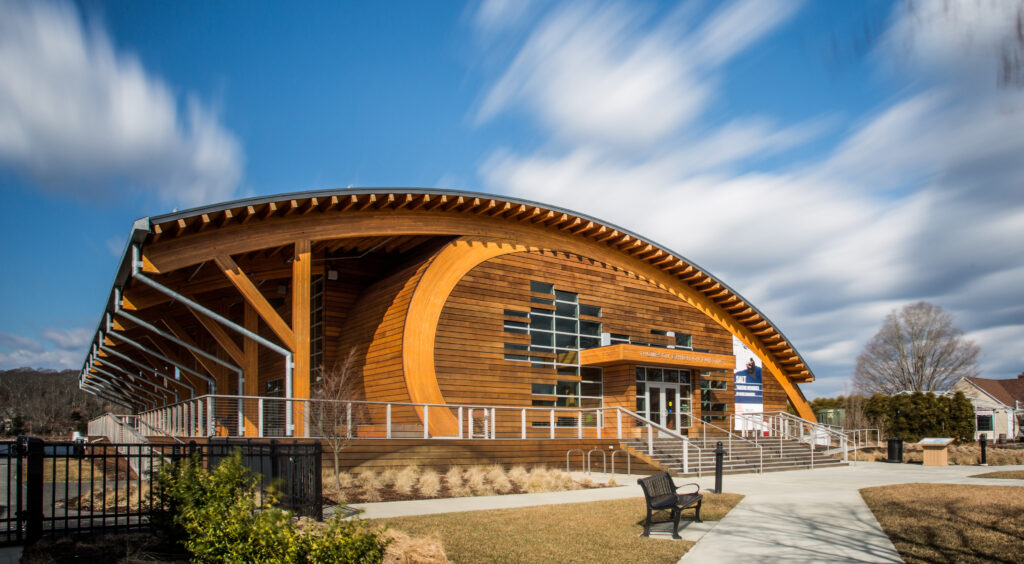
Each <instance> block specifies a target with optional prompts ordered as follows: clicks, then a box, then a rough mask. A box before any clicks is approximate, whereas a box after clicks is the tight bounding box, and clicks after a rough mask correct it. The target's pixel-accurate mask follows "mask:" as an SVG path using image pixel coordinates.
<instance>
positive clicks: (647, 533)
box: [640, 506, 651, 537]
mask: <svg viewBox="0 0 1024 564" xmlns="http://www.w3.org/2000/svg"><path fill="white" fill-rule="evenodd" d="M640 536H642V537H649V536H651V507H650V506H647V520H646V521H644V534H642V535H640Z"/></svg>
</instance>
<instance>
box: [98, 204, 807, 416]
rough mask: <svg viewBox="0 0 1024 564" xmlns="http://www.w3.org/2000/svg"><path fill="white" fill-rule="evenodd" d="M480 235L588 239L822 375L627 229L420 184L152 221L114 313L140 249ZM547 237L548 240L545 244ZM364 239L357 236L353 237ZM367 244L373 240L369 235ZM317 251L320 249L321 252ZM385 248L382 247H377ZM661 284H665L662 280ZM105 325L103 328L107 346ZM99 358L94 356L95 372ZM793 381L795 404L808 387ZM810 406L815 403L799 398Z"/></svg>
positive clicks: (165, 260)
mask: <svg viewBox="0 0 1024 564" xmlns="http://www.w3.org/2000/svg"><path fill="white" fill-rule="evenodd" d="M438 235H450V236H462V235H476V236H483V237H487V236H493V237H497V238H506V239H508V238H511V239H516V238H517V237H526V238H531V237H533V238H534V240H541V239H543V240H547V241H549V242H550V241H553V240H556V239H557V240H559V241H566V240H578V242H579V244H580V248H581V249H589V250H590V251H592V252H594V253H595V254H600V255H604V256H621V257H622V258H623V260H625V261H626V262H627V263H630V262H631V261H637V262H631V264H633V265H636V267H637V268H638V269H639V270H643V271H646V272H647V274H648V278H649V279H651V281H652V282H654V283H657V284H662V285H665V284H667V285H669V286H673V287H677V288H681V289H683V290H685V292H683V293H682V294H681V297H683V298H684V299H687V300H688V301H690V302H691V304H692V305H695V306H696V307H698V309H701V310H702V311H704V312H705V313H706V314H708V315H709V316H711V317H712V318H714V319H715V320H716V321H718V322H719V323H721V324H722V325H723V326H724V327H726V328H727V329H728V330H729V331H730V332H732V333H733V334H734V335H736V336H737V337H738V338H740V340H741V341H743V342H745V343H747V345H748V346H750V347H751V348H752V349H754V350H756V351H757V352H758V353H759V354H760V355H761V356H762V359H763V360H764V361H765V365H766V367H768V368H769V369H771V372H773V373H774V374H776V377H783V378H780V381H782V380H788V381H789V382H808V381H812V380H813V378H814V376H813V374H812V372H811V370H810V368H809V367H808V365H807V363H806V362H805V361H804V359H803V357H802V356H801V355H800V354H799V353H798V352H797V350H796V348H795V347H794V346H793V345H792V343H791V342H790V341H789V339H787V338H786V336H785V335H784V334H783V333H782V331H780V330H779V329H778V328H777V327H776V326H775V325H774V324H773V323H772V322H771V321H770V320H769V319H768V318H767V317H766V316H765V315H764V314H763V313H761V312H760V311H759V310H758V309H757V308H756V307H755V306H754V305H753V304H751V303H750V302H749V301H748V300H746V299H745V298H743V296H741V295H740V294H739V293H738V292H736V291H735V290H733V289H732V288H731V287H729V286H728V285H727V284H726V283H724V282H723V281H721V280H719V279H718V278H716V277H715V276H714V275H712V274H711V273H709V272H708V271H707V270H706V269H704V268H702V267H701V266H699V265H697V264H695V263H694V262H693V261H691V260H689V259H687V258H685V257H684V256H682V255H681V254H679V253H676V252H673V251H672V250H670V249H668V248H667V247H665V246H662V245H659V244H658V243H656V242H654V241H651V240H648V239H645V238H643V237H641V236H640V235H637V234H635V233H633V232H631V231H629V230H627V229H623V228H621V227H618V226H616V225H613V224H610V223H607V222H604V221H601V220H598V219H595V218H593V217H590V216H587V215H584V214H580V213H578V212H574V211H570V210H565V209H561V208H558V207H554V206H549V205H545V204H540V203H537V202H531V201H527V200H521V199H517V198H510V197H507V196H496V195H489V194H482V193H478V192H460V191H448V190H436V189H419V188H358V189H340V190H324V191H313V192H302V193H292V194H280V195H274V196H264V197H259V198H251V199H246V200H238V201H233V202H225V203H221V204H215V205H210V206H205V207H200V208H194V209H190V210H184V211H180V212H178V211H176V212H174V213H170V214H165V215H160V216H154V217H149V218H142V219H140V220H137V221H136V222H135V224H134V226H133V229H132V234H131V237H130V240H129V242H128V245H127V246H126V249H125V253H124V255H123V257H122V260H121V264H120V267H119V269H118V272H117V274H116V276H115V280H114V288H113V291H112V292H111V296H110V298H109V300H108V303H107V308H106V311H105V313H109V312H111V311H113V309H114V307H113V306H114V302H113V300H115V299H119V298H118V296H120V295H121V291H122V290H123V289H124V288H125V285H126V283H127V282H128V279H129V278H130V276H131V272H132V256H133V255H132V251H131V249H132V247H133V246H139V247H140V248H141V250H142V251H143V260H145V261H146V262H145V265H144V267H145V268H144V269H145V270H146V271H149V272H154V273H169V272H172V271H178V270H179V269H183V268H186V267H194V266H195V265H199V264H202V263H204V262H206V261H209V260H212V259H214V257H216V256H229V255H235V254H238V253H245V252H251V251H255V250H259V249H266V248H269V247H274V246H278V245H281V244H285V243H287V242H289V241H292V240H296V239H300V238H305V239H310V240H312V242H313V243H314V245H320V246H321V247H320V248H323V249H326V250H328V251H331V250H334V249H335V248H336V247H338V246H343V245H356V246H357V247H358V246H374V245H387V246H389V247H392V248H395V249H398V250H401V249H403V248H409V247H412V246H415V245H416V244H418V242H421V241H422V240H423V239H425V238H427V237H431V236H438ZM534 236H538V237H540V238H541V239H536V238H535V237H534ZM353 237H356V239H353ZM360 238H365V239H360ZM315 248H316V247H314V249H315ZM374 248H376V247H374ZM655 279H657V280H655ZM103 325H104V323H103V322H102V321H101V324H100V328H99V330H98V331H97V341H98V342H102V334H103ZM88 366H89V360H88V359H87V360H86V368H85V369H86V370H88ZM789 382H783V386H784V387H785V388H786V389H787V393H788V394H789V395H790V397H791V398H792V399H796V398H800V399H802V394H801V392H800V391H799V388H797V387H795V386H792V385H790V384H789ZM794 403H795V404H798V407H801V405H799V404H805V403H806V402H805V401H795V402H794Z"/></svg>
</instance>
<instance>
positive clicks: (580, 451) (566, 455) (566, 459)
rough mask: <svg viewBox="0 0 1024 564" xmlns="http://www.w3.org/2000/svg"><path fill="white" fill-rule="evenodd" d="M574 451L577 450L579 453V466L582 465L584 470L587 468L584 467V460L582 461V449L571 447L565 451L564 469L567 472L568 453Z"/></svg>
mask: <svg viewBox="0 0 1024 564" xmlns="http://www.w3.org/2000/svg"><path fill="white" fill-rule="evenodd" d="M574 452H579V453H580V466H582V467H583V471H584V472H586V471H587V468H586V466H584V465H585V464H586V462H584V459H583V449H581V448H571V449H569V450H567V451H565V471H566V472H569V455H570V454H572V453H574Z"/></svg>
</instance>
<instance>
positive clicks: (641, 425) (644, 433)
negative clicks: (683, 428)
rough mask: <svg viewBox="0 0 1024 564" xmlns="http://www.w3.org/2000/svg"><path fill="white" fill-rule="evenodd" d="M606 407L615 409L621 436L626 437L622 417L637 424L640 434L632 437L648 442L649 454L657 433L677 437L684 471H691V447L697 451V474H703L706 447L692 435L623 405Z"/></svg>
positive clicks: (686, 472)
mask: <svg viewBox="0 0 1024 564" xmlns="http://www.w3.org/2000/svg"><path fill="white" fill-rule="evenodd" d="M606 409H613V410H615V412H616V418H617V426H618V434H619V438H625V437H623V436H622V418H623V416H625V417H626V418H627V421H629V420H632V421H633V422H634V424H636V426H635V427H634V429H635V430H639V436H635V437H630V438H635V439H640V440H641V441H644V442H646V444H647V456H649V457H653V456H654V441H655V436H654V435H655V434H657V435H658V437H657V438H658V439H677V440H679V442H680V446H682V466H683V473H684V474H689V473H690V449H691V448H692V449H694V450H696V451H697V476H701V475H702V474H703V467H704V449H702V448H701V447H699V446H697V445H695V444H693V441H691V440H690V437H688V436H684V435H682V434H680V433H679V432H678V431H675V430H672V429H669V428H668V427H666V426H664V425H661V424H659V423H655V422H654V421H651V420H650V419H647V418H646V417H643V416H641V415H638V414H636V413H633V412H632V411H629V410H628V409H625V408H622V407H614V408H606Z"/></svg>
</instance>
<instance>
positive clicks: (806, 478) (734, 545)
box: [681, 462, 1024, 563]
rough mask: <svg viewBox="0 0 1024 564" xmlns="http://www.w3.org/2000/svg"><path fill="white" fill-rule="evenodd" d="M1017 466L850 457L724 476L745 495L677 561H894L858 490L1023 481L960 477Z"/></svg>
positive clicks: (728, 487)
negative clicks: (851, 462) (840, 462)
mask: <svg viewBox="0 0 1024 564" xmlns="http://www.w3.org/2000/svg"><path fill="white" fill-rule="evenodd" d="M1020 469H1024V466H999V467H989V468H984V467H978V466H946V467H927V468H926V467H923V466H920V465H916V464H885V463H881V462H858V463H857V465H856V466H848V467H840V468H828V469H820V470H798V471H792V472H777V473H770V474H765V475H763V476H758V475H742V476H726V477H725V479H724V485H723V490H725V491H729V492H734V493H741V494H744V495H745V496H746V497H745V498H744V499H743V501H741V502H740V503H739V505H737V506H736V507H735V508H734V509H733V510H732V511H730V512H729V514H728V515H726V517H725V519H723V520H722V521H721V522H720V523H719V524H718V525H717V526H715V527H714V528H713V529H711V531H709V532H708V533H707V535H705V536H704V538H702V539H701V540H700V542H698V543H697V545H696V546H694V547H693V548H692V549H691V550H690V551H689V552H687V553H686V555H685V556H684V557H683V559H682V561H681V562H716V563H729V562H743V563H754V562H778V561H787V562H901V560H900V557H899V554H898V553H897V552H896V549H895V548H893V545H892V542H890V541H889V538H888V537H887V536H886V535H885V533H884V532H882V528H881V526H879V524H878V521H877V520H876V519H875V517H874V515H873V514H872V513H871V510H870V509H868V507H867V505H866V504H865V503H864V500H863V499H861V497H860V494H859V493H858V490H859V489H861V488H867V487H871V486H882V485H889V484H905V483H913V482H927V483H948V484H984V485H1001V486H1009V485H1018V486H1024V480H997V479H982V478H968V476H971V475H974V474H982V473H985V472H990V471H996V470H1020ZM702 483H707V482H706V480H702Z"/></svg>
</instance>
